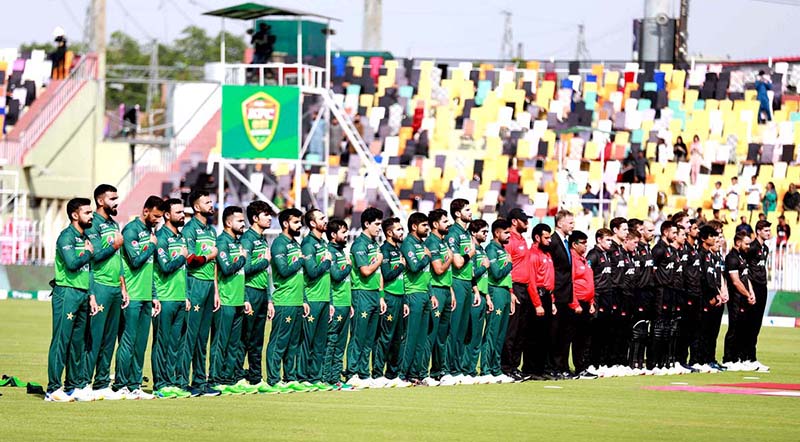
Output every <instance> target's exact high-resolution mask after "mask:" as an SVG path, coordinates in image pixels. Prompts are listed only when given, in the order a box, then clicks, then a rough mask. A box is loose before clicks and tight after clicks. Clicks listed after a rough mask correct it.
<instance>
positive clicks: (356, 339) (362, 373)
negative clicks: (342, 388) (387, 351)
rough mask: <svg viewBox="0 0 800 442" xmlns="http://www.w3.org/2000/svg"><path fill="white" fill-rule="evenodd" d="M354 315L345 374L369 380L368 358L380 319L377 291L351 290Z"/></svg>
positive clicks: (351, 322) (373, 344) (378, 294)
mask: <svg viewBox="0 0 800 442" xmlns="http://www.w3.org/2000/svg"><path fill="white" fill-rule="evenodd" d="M353 309H354V310H355V315H354V316H353V319H352V321H350V344H349V346H348V347H347V373H348V375H349V376H353V375H358V377H359V378H361V379H369V377H370V369H369V356H370V353H371V352H372V348H373V347H375V338H376V337H377V332H378V319H379V317H380V313H381V312H380V293H379V292H378V291H377V290H353Z"/></svg>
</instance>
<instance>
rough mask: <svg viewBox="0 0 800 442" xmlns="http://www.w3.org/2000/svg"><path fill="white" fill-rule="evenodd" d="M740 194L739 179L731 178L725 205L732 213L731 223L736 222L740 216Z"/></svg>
mask: <svg viewBox="0 0 800 442" xmlns="http://www.w3.org/2000/svg"><path fill="white" fill-rule="evenodd" d="M739 192H740V190H739V178H738V177H731V186H730V187H728V192H726V193H725V204H726V205H727V206H728V210H729V211H730V213H731V221H734V220H736V218H737V217H738V216H739Z"/></svg>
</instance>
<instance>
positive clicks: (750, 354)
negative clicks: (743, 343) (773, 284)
mask: <svg viewBox="0 0 800 442" xmlns="http://www.w3.org/2000/svg"><path fill="white" fill-rule="evenodd" d="M751 285H752V286H753V293H754V294H755V295H756V303H755V305H751V306H750V309H749V310H748V316H747V317H748V321H747V338H748V339H747V347H746V349H745V350H746V354H745V357H746V358H747V360H748V361H756V360H758V355H757V354H756V347H757V345H758V335H759V333H760V332H761V324H762V322H763V321H764V310H765V309H766V307H767V285H766V284H757V283H751Z"/></svg>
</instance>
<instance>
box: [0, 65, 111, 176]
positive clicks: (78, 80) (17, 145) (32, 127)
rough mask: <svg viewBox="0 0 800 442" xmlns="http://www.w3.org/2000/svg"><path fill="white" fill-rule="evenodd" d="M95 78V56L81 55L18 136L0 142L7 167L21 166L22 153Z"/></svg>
mask: <svg viewBox="0 0 800 442" xmlns="http://www.w3.org/2000/svg"><path fill="white" fill-rule="evenodd" d="M94 78H97V56H96V55H95V54H87V55H84V56H83V57H82V58H81V60H80V61H79V62H78V65H77V66H75V68H74V69H73V70H72V71H71V72H70V73H69V76H67V78H65V79H64V80H63V81H61V83H60V84H59V85H58V87H57V88H56V90H55V91H54V92H53V94H52V95H50V97H49V98H48V100H47V103H45V104H44V106H43V107H41V108H40V109H39V111H38V112H37V114H36V116H35V119H34V120H33V121H32V122H31V123H30V124H29V125H28V127H27V128H25V129H24V130H23V131H22V132H21V133H20V134H18V136H16V137H11V138H6V139H5V140H2V141H0V158H3V159H5V160H6V161H7V162H8V163H9V164H13V165H21V164H22V159H23V158H24V157H25V154H26V153H27V152H28V151H29V150H30V149H31V148H32V147H33V146H34V145H35V144H36V142H37V141H38V140H39V137H41V136H42V134H43V133H44V132H45V130H47V128H48V127H50V125H51V124H52V123H53V120H55V118H56V117H57V116H58V114H59V113H60V112H61V111H62V110H63V109H64V107H65V106H66V105H67V103H69V101H70V100H71V99H72V97H73V96H74V95H75V94H76V93H77V92H78V91H79V90H80V89H81V87H83V85H84V83H85V82H86V81H87V80H91V79H94Z"/></svg>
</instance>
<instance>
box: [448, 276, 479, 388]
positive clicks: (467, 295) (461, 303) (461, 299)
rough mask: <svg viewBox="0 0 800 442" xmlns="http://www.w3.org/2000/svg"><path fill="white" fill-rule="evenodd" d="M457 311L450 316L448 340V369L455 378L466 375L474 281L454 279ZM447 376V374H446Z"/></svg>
mask: <svg viewBox="0 0 800 442" xmlns="http://www.w3.org/2000/svg"><path fill="white" fill-rule="evenodd" d="M453 293H454V294H455V297H456V309H455V310H453V312H452V313H451V314H450V334H449V336H448V340H447V368H448V369H449V370H450V374H451V375H453V376H456V375H459V374H465V373H466V371H467V367H466V366H465V365H464V351H465V344H464V342H465V341H466V337H467V326H468V325H469V314H470V309H471V306H472V298H473V296H472V294H473V292H472V281H464V280H463V279H458V278H453ZM445 374H446V373H445Z"/></svg>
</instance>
